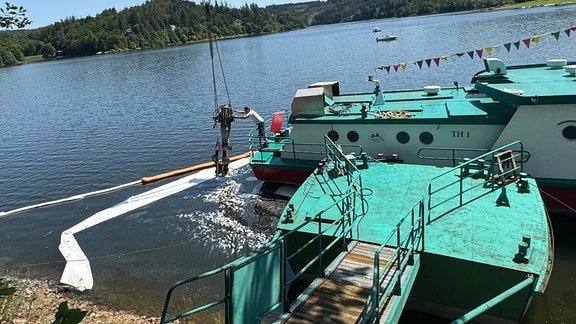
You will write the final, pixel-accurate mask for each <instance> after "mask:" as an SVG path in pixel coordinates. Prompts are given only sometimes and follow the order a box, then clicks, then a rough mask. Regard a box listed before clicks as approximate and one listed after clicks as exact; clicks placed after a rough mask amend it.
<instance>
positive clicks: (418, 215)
mask: <svg viewBox="0 0 576 324" xmlns="http://www.w3.org/2000/svg"><path fill="white" fill-rule="evenodd" d="M425 213H426V209H425V208H424V200H423V199H422V200H420V201H419V202H417V203H416V204H415V205H414V206H412V208H411V209H410V210H409V211H408V212H407V213H406V214H405V215H404V216H403V217H402V218H400V220H399V221H398V223H397V224H396V226H395V227H394V229H393V230H392V231H391V232H390V234H389V235H388V237H386V239H385V240H384V241H383V243H382V244H381V245H380V246H379V248H378V249H377V250H376V252H375V253H374V268H373V275H372V278H373V284H372V289H371V291H370V294H369V295H368V298H367V299H366V302H365V304H364V308H363V309H362V312H361V314H360V317H361V321H360V322H361V323H369V322H372V321H373V320H374V319H377V320H378V321H379V320H380V315H381V310H382V307H383V306H385V304H386V302H387V300H388V298H389V297H390V296H391V295H392V294H394V295H401V294H402V291H401V286H402V275H403V273H404V271H405V270H406V268H407V267H408V266H409V265H412V264H413V262H414V254H415V253H416V251H417V250H419V251H421V250H424V226H425V224H424V219H425ZM408 218H410V220H411V221H410V224H409V227H408V228H407V231H408V232H407V234H405V235H404V236H403V235H402V232H401V229H402V225H403V224H404V223H405V222H406V221H407V219H408ZM394 238H395V239H396V242H395V244H394V243H393V242H392V241H393V240H394ZM390 245H395V246H396V248H395V249H394V253H393V254H392V256H391V257H390V258H389V260H390V262H387V263H386V265H385V266H384V268H383V269H380V254H381V253H382V251H383V250H384V248H385V247H387V246H388V247H389V246H390ZM393 266H396V268H395V269H393ZM387 277H390V280H389V281H388V283H387V284H386V285H385V286H384V287H382V283H383V282H384V281H385V279H386V278H387Z"/></svg>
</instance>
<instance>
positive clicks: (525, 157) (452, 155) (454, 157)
mask: <svg viewBox="0 0 576 324" xmlns="http://www.w3.org/2000/svg"><path fill="white" fill-rule="evenodd" d="M427 151H431V152H448V153H449V154H448V155H449V156H437V155H431V156H426V155H423V154H424V152H427ZM489 151H491V150H489V149H474V148H446V147H423V148H421V149H419V150H418V152H417V154H416V155H417V156H418V158H419V159H421V160H434V161H452V167H455V166H457V165H458V163H460V162H462V161H464V160H466V159H467V158H468V156H469V155H470V154H461V155H462V156H461V157H460V155H458V154H457V153H471V154H474V153H486V152H489ZM515 153H516V152H515ZM463 155H466V157H464V156H463ZM530 157H531V154H530V152H528V151H523V152H522V160H521V161H522V162H523V163H526V162H528V161H529V160H530Z"/></svg>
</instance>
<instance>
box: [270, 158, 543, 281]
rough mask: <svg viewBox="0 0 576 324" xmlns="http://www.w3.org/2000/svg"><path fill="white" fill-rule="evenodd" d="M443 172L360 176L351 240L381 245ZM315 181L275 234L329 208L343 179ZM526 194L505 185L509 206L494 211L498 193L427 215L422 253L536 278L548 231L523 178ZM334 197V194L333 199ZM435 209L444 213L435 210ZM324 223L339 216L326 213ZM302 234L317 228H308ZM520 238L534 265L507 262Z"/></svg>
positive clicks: (378, 171) (418, 169)
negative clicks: (360, 201)
mask: <svg viewBox="0 0 576 324" xmlns="http://www.w3.org/2000/svg"><path fill="white" fill-rule="evenodd" d="M447 170H449V169H448V168H438V167H433V166H422V165H406V164H388V163H373V164H370V168H369V169H367V170H360V172H362V181H363V187H364V191H365V192H366V194H365V196H364V199H365V200H366V206H367V213H366V215H365V216H363V217H362V218H361V220H360V221H359V223H358V226H357V230H356V231H355V232H354V238H355V239H357V240H359V241H362V242H371V243H375V244H379V243H381V239H382V238H383V237H386V236H387V235H388V234H389V233H390V232H391V231H392V230H393V229H394V227H395V226H396V225H397V223H398V220H399V218H400V217H402V216H404V215H405V214H406V213H407V212H408V211H409V210H410V209H411V208H412V207H413V206H414V205H415V204H417V203H418V201H420V200H421V199H422V197H423V195H424V194H425V192H426V191H427V188H428V181H429V180H430V179H431V178H433V177H435V176H437V175H440V174H442V173H444V172H446V171H447ZM317 178H318V180H319V181H318V182H316V181H313V180H314V178H313V177H311V178H309V181H306V182H305V183H304V184H302V186H301V187H300V189H299V190H298V192H297V193H296V195H295V196H294V198H293V199H292V200H291V202H293V203H294V205H295V209H296V212H295V213H294V223H280V224H279V225H278V228H279V229H282V230H290V229H291V228H294V227H295V226H297V225H298V224H299V223H300V221H303V220H304V219H306V217H310V216H312V215H315V214H316V213H319V212H322V211H323V210H324V209H326V208H327V206H330V205H332V204H333V203H334V200H335V196H333V195H330V193H337V192H338V189H336V188H337V187H338V186H339V187H341V188H342V187H344V186H345V179H344V177H340V178H331V177H330V176H329V175H328V174H327V173H324V174H322V175H319V176H317ZM455 179H456V175H448V176H446V177H445V178H441V179H439V180H437V181H436V183H435V184H436V186H437V187H442V186H445V185H448V183H449V182H452V181H454V180H455ZM465 181H466V182H467V185H469V186H473V185H479V184H480V183H483V182H484V179H483V178H479V179H472V178H467V179H465ZM529 183H530V187H531V188H532V189H531V190H530V192H529V193H519V192H518V190H517V188H516V187H515V185H513V184H512V185H508V186H507V190H506V194H507V196H508V200H509V203H510V206H499V205H498V204H496V200H497V199H498V197H499V196H500V194H501V192H502V190H501V189H498V190H496V191H494V192H493V193H490V194H487V195H485V196H483V197H481V198H479V199H477V200H475V201H472V202H470V203H469V204H467V205H465V206H463V207H461V208H458V209H456V210H454V211H452V212H450V213H449V214H447V215H443V216H442V215H439V212H435V210H432V214H431V217H430V222H429V223H428V224H427V225H426V247H425V251H426V253H433V254H438V255H444V256H448V257H452V258H459V259H463V260H469V261H473V262H480V263H485V264H490V265H495V266H499V267H503V268H509V269H515V270H519V271H525V272H531V273H542V271H543V269H542V267H541V265H542V263H541V262H540V261H541V259H543V258H544V259H545V258H547V257H548V247H549V245H550V244H551V242H549V239H548V237H549V233H548V231H549V227H548V223H547V216H546V211H545V209H544V206H543V203H542V199H541V197H540V194H539V192H538V187H537V186H536V183H535V181H534V180H533V179H529ZM488 190H489V189H486V188H483V187H482V186H479V187H476V188H475V189H474V190H473V191H472V192H470V193H469V195H478V194H483V193H485V192H487V191H488ZM454 194H455V191H446V192H441V193H439V194H438V195H436V196H433V200H432V201H433V202H434V201H443V200H445V199H447V198H449V196H452V195H454ZM337 196H338V195H336V197H337ZM439 210H444V209H441V208H439ZM323 217H324V218H325V219H330V218H333V219H336V218H339V217H340V215H336V214H335V213H334V214H326V215H324V216H323ZM307 230H309V231H311V232H314V231H317V229H316V228H315V227H314V226H313V225H310V226H309V228H307ZM523 235H530V236H531V241H532V242H531V254H530V256H529V257H530V258H531V259H532V260H534V261H535V262H530V263H528V264H518V263H516V262H514V261H513V258H514V255H515V254H516V253H517V252H518V244H519V242H521V241H522V236H523Z"/></svg>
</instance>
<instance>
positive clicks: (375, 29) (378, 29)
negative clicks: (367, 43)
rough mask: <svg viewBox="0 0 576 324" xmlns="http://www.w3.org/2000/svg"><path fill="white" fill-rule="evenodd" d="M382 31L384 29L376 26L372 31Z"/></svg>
mask: <svg viewBox="0 0 576 324" xmlns="http://www.w3.org/2000/svg"><path fill="white" fill-rule="evenodd" d="M381 31H382V29H380V27H374V29H372V32H374V33H379V32H381Z"/></svg>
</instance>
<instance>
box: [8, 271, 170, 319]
mask: <svg viewBox="0 0 576 324" xmlns="http://www.w3.org/2000/svg"><path fill="white" fill-rule="evenodd" d="M0 279H1V282H2V284H3V285H2V286H6V284H7V286H8V287H15V288H16V292H15V293H14V295H13V296H11V297H8V298H0V322H1V323H6V324H25V323H35V324H36V323H38V324H43V323H47V324H50V323H52V322H53V321H54V319H55V314H56V312H57V311H58V306H59V305H60V303H61V302H63V301H67V302H68V308H69V309H79V310H81V311H87V313H86V316H85V317H84V319H83V320H82V322H81V323H83V324H84V323H86V324H89V323H91V324H108V323H114V324H132V323H134V324H148V323H159V322H160V317H150V316H144V315H138V314H135V313H132V312H128V311H124V310H115V309H111V308H110V307H107V306H103V305H97V304H95V303H94V302H92V301H90V300H89V298H88V297H87V296H86V295H83V294H82V293H80V292H77V291H75V290H73V289H70V288H68V287H66V286H62V285H60V284H58V283H56V282H53V281H49V280H37V279H20V278H11V277H1V278H0Z"/></svg>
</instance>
